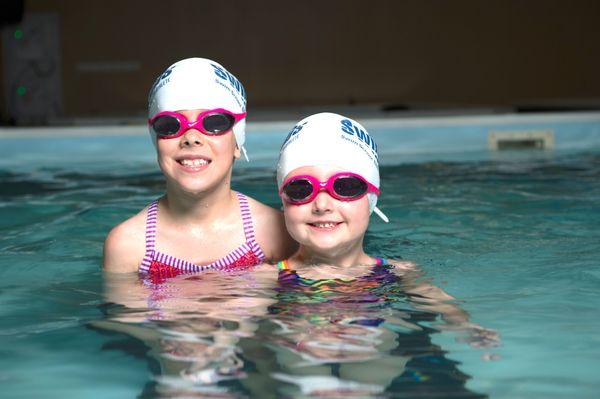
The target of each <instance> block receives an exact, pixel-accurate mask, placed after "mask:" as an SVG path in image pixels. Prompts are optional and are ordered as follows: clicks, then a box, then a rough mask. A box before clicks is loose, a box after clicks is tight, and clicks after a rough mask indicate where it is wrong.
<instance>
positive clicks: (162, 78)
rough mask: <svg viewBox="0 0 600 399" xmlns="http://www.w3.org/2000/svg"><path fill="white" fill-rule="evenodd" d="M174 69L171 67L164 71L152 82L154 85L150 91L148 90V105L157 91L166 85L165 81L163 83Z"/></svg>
mask: <svg viewBox="0 0 600 399" xmlns="http://www.w3.org/2000/svg"><path fill="white" fill-rule="evenodd" d="M174 68H175V67H174V66H171V67H170V68H169V69H167V70H166V71H164V72H163V73H162V74H161V75H160V76H159V77H158V78H156V80H155V81H154V84H153V85H152V89H150V95H149V96H148V103H150V102H151V101H152V99H153V98H154V95H155V94H156V92H157V91H158V89H160V88H161V87H163V86H164V85H165V84H166V83H167V81H165V79H166V78H168V77H169V76H170V75H171V72H173V69H174Z"/></svg>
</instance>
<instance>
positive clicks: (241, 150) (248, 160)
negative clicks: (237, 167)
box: [240, 146, 250, 162]
mask: <svg viewBox="0 0 600 399" xmlns="http://www.w3.org/2000/svg"><path fill="white" fill-rule="evenodd" d="M240 152H241V153H242V155H243V156H244V158H246V162H250V158H248V153H247V152H246V148H245V147H244V146H241V147H240Z"/></svg>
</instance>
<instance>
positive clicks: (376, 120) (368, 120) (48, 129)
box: [0, 111, 600, 139]
mask: <svg viewBox="0 0 600 399" xmlns="http://www.w3.org/2000/svg"><path fill="white" fill-rule="evenodd" d="M355 119H357V120H358V121H359V122H361V123H362V124H364V125H365V126H367V127H368V128H369V129H371V128H418V127H445V126H477V125H514V124H533V123H567V122H578V123H581V122H584V123H586V122H598V123H600V112H598V111H577V112H560V113H556V112H540V113H535V114H529V113H525V114H522V113H504V114H487V115H485V114H483V115H479V114H478V115H441V116H431V115H430V116H409V117H398V116H397V115H389V116H388V115H386V114H381V115H365V117H363V118H361V117H356V118H355ZM296 122H297V120H291V119H290V120H277V121H251V120H250V121H248V123H247V128H246V130H247V131H248V132H251V133H262V134H268V133H281V132H285V131H288V130H289V129H290V128H291V127H292V126H293V125H294V123H296ZM145 134H148V131H147V130H146V125H145V124H144V123H143V122H141V121H137V122H126V123H120V124H116V123H114V122H113V123H107V124H102V123H101V122H97V124H94V125H86V124H78V125H52V126H33V127H30V126H27V127H25V126H23V127H12V126H11V127H0V139H14V138H45V137H85V136H88V137H89V136H132V135H133V136H138V135H145Z"/></svg>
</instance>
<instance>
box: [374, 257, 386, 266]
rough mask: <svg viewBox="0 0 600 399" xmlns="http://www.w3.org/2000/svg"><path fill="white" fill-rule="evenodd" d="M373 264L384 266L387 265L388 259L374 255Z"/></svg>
mask: <svg viewBox="0 0 600 399" xmlns="http://www.w3.org/2000/svg"><path fill="white" fill-rule="evenodd" d="M374 258H375V265H376V266H386V265H388V260H387V259H386V258H380V257H379V256H374Z"/></svg>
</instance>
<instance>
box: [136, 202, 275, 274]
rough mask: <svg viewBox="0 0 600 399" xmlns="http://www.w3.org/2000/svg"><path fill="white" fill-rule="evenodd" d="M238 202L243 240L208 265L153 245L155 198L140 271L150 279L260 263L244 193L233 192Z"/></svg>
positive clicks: (259, 254) (258, 250)
mask: <svg viewBox="0 0 600 399" xmlns="http://www.w3.org/2000/svg"><path fill="white" fill-rule="evenodd" d="M236 194H237V197H238V200H239V203H240V212H241V216H242V222H243V226H244V234H245V236H246V241H245V242H244V243H243V244H241V245H240V246H239V247H237V248H236V249H234V250H233V251H231V252H230V253H229V254H227V255H225V256H223V257H222V258H220V259H217V260H216V261H214V262H212V263H210V264H208V265H196V264H194V263H191V262H188V261H186V260H183V259H179V258H176V257H174V256H171V255H168V254H165V253H163V252H160V251H159V250H157V249H156V224H157V213H158V200H156V201H154V202H152V203H151V204H150V207H149V208H148V214H147V216H146V254H145V255H144V259H143V260H142V263H141V264H140V267H139V271H140V274H142V275H144V277H146V278H149V279H150V280H151V281H152V282H153V283H160V282H163V281H164V280H165V279H167V278H170V277H175V276H177V275H180V274H185V273H197V272H201V271H204V270H209V269H214V270H240V269H244V268H248V267H251V266H255V265H258V264H261V263H262V262H263V261H264V260H265V255H264V253H263V251H262V249H261V248H260V245H258V242H256V239H255V237H254V226H253V224H252V215H251V214H250V206H249V205H248V199H247V198H246V196H245V195H243V194H240V193H236Z"/></svg>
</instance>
